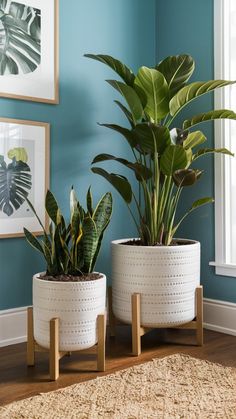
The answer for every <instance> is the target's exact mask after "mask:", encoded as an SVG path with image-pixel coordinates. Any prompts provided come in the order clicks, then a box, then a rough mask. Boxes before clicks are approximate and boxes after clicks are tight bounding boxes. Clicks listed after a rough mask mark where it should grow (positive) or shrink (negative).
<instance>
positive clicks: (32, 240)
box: [24, 227, 44, 254]
mask: <svg viewBox="0 0 236 419" xmlns="http://www.w3.org/2000/svg"><path fill="white" fill-rule="evenodd" d="M24 234H25V237H26V240H27V242H28V243H29V244H30V245H31V246H32V247H33V248H34V249H36V250H38V251H39V252H40V253H42V254H44V251H43V247H42V245H41V243H40V241H39V240H38V239H37V238H36V237H35V236H34V235H33V234H32V233H31V232H30V231H29V230H27V228H25V227H24Z"/></svg>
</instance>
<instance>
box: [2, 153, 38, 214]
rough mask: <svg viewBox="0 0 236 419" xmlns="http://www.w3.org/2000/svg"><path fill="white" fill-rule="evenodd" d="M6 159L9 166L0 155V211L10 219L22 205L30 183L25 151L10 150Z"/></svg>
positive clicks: (30, 185)
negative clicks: (9, 161) (8, 160)
mask: <svg viewBox="0 0 236 419" xmlns="http://www.w3.org/2000/svg"><path fill="white" fill-rule="evenodd" d="M8 158H9V159H10V160H11V163H9V164H7V163H6V161H5V159H4V156H1V155H0V211H2V212H3V213H4V214H6V215H7V216H8V217H10V216H11V215H12V214H13V213H14V211H16V210H17V209H19V208H20V206H21V205H22V204H23V203H24V201H25V199H26V198H27V196H28V194H29V191H30V189H31V187H32V182H31V173H30V172H31V170H30V167H29V166H28V164H27V160H28V156H27V152H26V150H25V149H24V148H22V147H19V148H14V149H11V150H9V152H8Z"/></svg>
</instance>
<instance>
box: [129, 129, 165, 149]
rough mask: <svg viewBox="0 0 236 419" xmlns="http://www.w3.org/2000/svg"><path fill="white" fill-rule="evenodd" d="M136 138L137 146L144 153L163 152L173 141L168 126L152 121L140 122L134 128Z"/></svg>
mask: <svg viewBox="0 0 236 419" xmlns="http://www.w3.org/2000/svg"><path fill="white" fill-rule="evenodd" d="M132 133H133V134H134V137H135V138H136V148H137V149H138V150H140V151H143V152H144V153H154V152H155V151H157V153H158V154H162V153H163V151H164V150H165V148H166V147H167V146H168V145H169V144H170V143H171V139H170V132H169V130H168V128H166V127H164V126H161V125H158V126H157V125H155V124H152V123H148V124H146V123H143V124H138V125H136V127H135V128H134V129H133V130H132Z"/></svg>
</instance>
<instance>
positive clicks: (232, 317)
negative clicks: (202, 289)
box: [203, 298, 236, 336]
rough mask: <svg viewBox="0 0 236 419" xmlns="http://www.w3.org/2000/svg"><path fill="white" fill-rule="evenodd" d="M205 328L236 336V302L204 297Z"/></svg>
mask: <svg viewBox="0 0 236 419" xmlns="http://www.w3.org/2000/svg"><path fill="white" fill-rule="evenodd" d="M203 313H204V314H203V319H204V327H205V329H209V330H215V331H216V332H220V333H226V334H227V335H233V336H236V304H235V303H229V302H227V301H220V300H212V299H210V298H204V303H203Z"/></svg>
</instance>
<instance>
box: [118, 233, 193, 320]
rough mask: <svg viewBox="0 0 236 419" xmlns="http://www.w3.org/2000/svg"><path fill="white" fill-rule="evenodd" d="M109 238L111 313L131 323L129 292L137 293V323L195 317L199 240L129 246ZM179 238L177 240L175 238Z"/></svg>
mask: <svg viewBox="0 0 236 419" xmlns="http://www.w3.org/2000/svg"><path fill="white" fill-rule="evenodd" d="M128 240H131V239H124V240H116V241H113V242H112V306H113V311H114V315H115V316H116V317H117V318H118V319H120V320H122V321H124V322H126V323H131V321H132V316H131V295H132V294H133V293H140V294H141V324H142V325H143V326H150V327H152V326H155V327H168V326H176V325H180V324H184V323H187V322H189V321H191V320H193V319H194V317H195V289H196V287H197V286H198V285H199V283H200V243H199V242H196V241H190V240H188V241H187V242H188V244H183V245H179V246H132V245H126V244H121V243H125V242H127V241H128ZM179 241H180V240H179ZM183 242H186V240H183Z"/></svg>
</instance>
